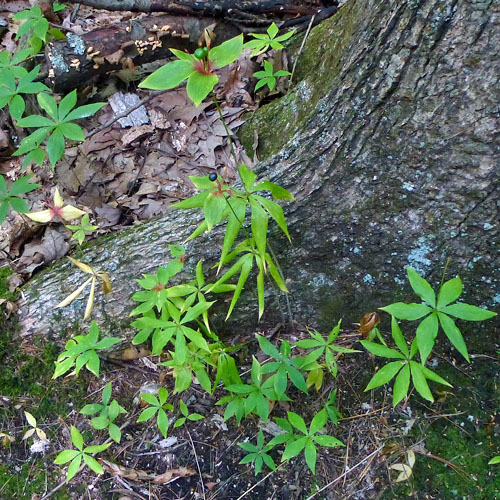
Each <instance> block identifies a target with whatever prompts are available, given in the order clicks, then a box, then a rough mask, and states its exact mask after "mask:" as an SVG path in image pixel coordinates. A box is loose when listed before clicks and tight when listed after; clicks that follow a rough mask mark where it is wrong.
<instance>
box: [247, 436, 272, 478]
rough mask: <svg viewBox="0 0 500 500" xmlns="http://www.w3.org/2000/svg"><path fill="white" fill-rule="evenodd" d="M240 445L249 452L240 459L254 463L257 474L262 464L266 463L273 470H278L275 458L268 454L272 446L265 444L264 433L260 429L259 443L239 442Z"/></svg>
mask: <svg viewBox="0 0 500 500" xmlns="http://www.w3.org/2000/svg"><path fill="white" fill-rule="evenodd" d="M238 446H239V447H241V448H243V449H244V450H245V451H247V452H248V454H247V455H246V456H245V457H244V458H243V459H242V460H240V464H248V463H253V466H254V469H255V475H257V474H258V473H259V472H260V471H261V470H262V465H263V464H264V463H265V464H266V465H267V466H268V467H269V468H270V469H271V470H276V464H275V463H274V460H273V459H272V458H271V456H270V455H268V453H267V452H268V451H269V450H271V448H272V447H270V446H268V445H264V433H263V432H262V431H261V430H259V433H258V434H257V444H256V445H255V444H252V443H249V442H243V443H238Z"/></svg>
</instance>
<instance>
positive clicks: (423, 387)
mask: <svg viewBox="0 0 500 500" xmlns="http://www.w3.org/2000/svg"><path fill="white" fill-rule="evenodd" d="M391 327H392V328H391V330H392V338H393V339H394V343H395V344H396V346H397V348H398V349H399V351H397V350H395V349H391V348H389V347H387V346H385V345H381V344H377V343H375V342H371V341H369V340H362V341H361V344H362V345H363V347H365V349H366V350H367V351H369V352H371V353H372V354H374V355H375V356H379V357H381V358H392V359H397V360H398V361H392V362H391V363H388V364H386V365H385V366H383V367H382V368H380V369H379V370H378V371H377V373H375V375H374V376H373V377H372V379H371V380H370V382H369V383H368V385H367V387H366V389H365V391H369V390H370V389H375V388H376V387H380V386H381V385H384V384H387V383H388V382H390V381H391V380H392V379H393V378H394V377H396V380H395V382H394V388H393V393H392V403H393V405H394V406H396V405H397V404H398V403H399V402H400V401H401V400H402V399H403V398H405V397H406V396H407V395H408V391H409V388H410V374H411V379H412V381H413V385H414V386H415V389H416V390H417V392H418V393H419V394H420V395H421V396H422V397H423V398H425V399H427V400H428V401H434V398H433V397H432V392H431V390H430V388H429V385H428V383H427V380H432V381H433V382H438V383H439V384H443V385H446V386H448V387H452V386H451V384H449V383H448V382H446V380H444V379H443V378H441V377H440V376H439V375H437V374H436V373H434V372H433V371H431V370H429V368H427V367H426V366H423V365H422V364H421V363H417V362H416V361H412V359H413V357H414V356H415V354H417V352H418V349H417V339H416V338H415V339H413V342H412V343H411V347H410V349H408V345H407V343H406V340H405V339H404V337H403V334H402V333H401V329H400V328H399V325H398V322H397V320H396V318H395V317H394V316H392V319H391ZM396 375H397V376H396Z"/></svg>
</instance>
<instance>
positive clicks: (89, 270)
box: [54, 207, 112, 320]
mask: <svg viewBox="0 0 500 500" xmlns="http://www.w3.org/2000/svg"><path fill="white" fill-rule="evenodd" d="M65 208H66V207H65ZM68 259H69V260H70V261H71V262H73V264H74V265H75V266H77V267H78V268H79V269H81V270H82V271H83V272H84V273H86V274H90V275H91V277H90V278H89V279H88V280H87V281H85V282H84V283H83V284H82V285H80V286H79V287H78V288H77V289H76V290H75V291H74V292H72V293H71V294H70V295H68V296H67V297H66V298H65V299H64V300H63V301H61V302H59V304H57V305H56V306H55V307H54V308H55V309H58V308H60V307H65V306H67V305H69V304H71V302H73V301H74V300H75V299H77V298H78V297H79V296H80V295H81V293H82V292H83V290H85V288H86V287H87V286H88V285H89V284H90V293H89V298H88V300H87V307H86V308H85V313H84V315H83V319H84V320H86V319H88V318H90V315H91V314H92V308H93V306H94V296H95V285H96V283H97V281H98V280H100V281H102V292H103V293H104V294H108V293H110V292H111V291H112V287H111V280H110V277H109V275H108V273H105V272H104V271H96V270H95V269H94V268H93V267H92V266H89V265H88V264H84V263H83V262H79V261H78V260H76V259H73V257H68Z"/></svg>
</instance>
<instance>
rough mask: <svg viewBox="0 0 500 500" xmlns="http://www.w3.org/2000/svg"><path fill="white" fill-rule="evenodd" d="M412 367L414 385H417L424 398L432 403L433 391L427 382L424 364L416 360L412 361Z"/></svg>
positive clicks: (416, 387)
mask: <svg viewBox="0 0 500 500" xmlns="http://www.w3.org/2000/svg"><path fill="white" fill-rule="evenodd" d="M410 368H411V378H412V379H413V385H414V386H415V389H416V390H417V391H418V393H419V394H420V395H421V396H422V397H423V398H425V399H427V400H428V401H430V402H431V403H432V402H434V398H433V397H432V392H431V390H430V389H429V385H428V384H427V380H426V378H425V375H424V372H423V370H422V365H420V364H419V363H417V362H415V361H410Z"/></svg>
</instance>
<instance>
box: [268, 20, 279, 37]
mask: <svg viewBox="0 0 500 500" xmlns="http://www.w3.org/2000/svg"><path fill="white" fill-rule="evenodd" d="M278 32H279V28H278V26H276V23H274V22H273V23H272V24H271V26H269V28H267V34H268V35H269V38H274V37H275V36H276V35H277V34H278Z"/></svg>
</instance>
